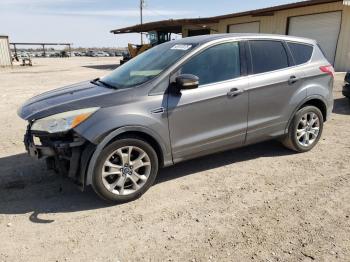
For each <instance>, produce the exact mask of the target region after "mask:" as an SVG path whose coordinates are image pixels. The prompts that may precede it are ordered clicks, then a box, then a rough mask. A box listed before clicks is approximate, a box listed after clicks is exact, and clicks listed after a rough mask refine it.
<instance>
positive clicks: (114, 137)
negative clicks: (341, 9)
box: [18, 34, 334, 203]
mask: <svg viewBox="0 0 350 262" xmlns="http://www.w3.org/2000/svg"><path fill="white" fill-rule="evenodd" d="M333 73H334V70H333V67H332V66H331V65H330V64H329V62H328V61H327V59H326V58H325V57H324V55H323V54H322V51H321V50H320V48H319V47H318V45H317V43H316V42H315V41H313V40H308V39H304V38H297V37H291V36H278V35H260V34H224V35H207V36H196V37H188V38H183V39H180V40H176V41H173V42H167V43H164V44H161V45H158V46H156V47H154V48H151V49H150V50H148V51H146V52H144V53H142V54H140V55H139V56H137V57H136V58H134V59H132V60H131V61H130V62H128V63H126V64H124V65H122V66H120V67H118V68H117V69H115V70H114V71H113V72H111V73H110V74H108V75H107V76H105V77H102V78H101V79H95V80H93V81H86V82H82V83H78V84H75V85H71V86H68V87H64V88H61V89H57V90H55V91H50V92H47V93H44V94H42V95H39V96H36V97H34V98H32V99H30V100H28V101H27V102H26V103H25V104H24V105H23V106H22V107H21V108H20V109H19V111H18V114H19V116H20V117H22V118H23V119H25V120H27V121H28V123H29V124H28V128H27V132H26V134H25V146H26V149H27V151H28V152H29V154H30V155H31V156H33V157H35V158H39V159H40V158H46V161H47V164H48V166H49V167H50V168H54V169H55V170H58V171H59V172H60V173H63V174H67V175H68V176H69V177H70V178H72V179H74V180H75V181H76V182H77V183H78V184H80V185H81V187H82V188H84V187H85V186H88V185H92V187H93V188H94V190H95V191H96V193H97V194H98V195H99V196H101V197H102V198H103V199H106V200H108V201H112V202H115V203H120V202H125V201H130V200H134V199H136V198H138V197H139V196H141V195H142V194H143V193H145V192H146V190H147V189H148V188H149V187H150V186H151V185H152V184H153V182H154V180H155V178H156V176H157V174H158V169H159V168H161V167H167V166H170V165H173V164H176V163H179V162H181V161H185V160H189V159H192V158H195V157H199V156H203V155H207V154H212V153H215V152H218V151H224V150H228V149H232V148H237V147H241V146H245V145H249V144H254V143H257V142H260V141H264V140H269V139H281V140H282V142H283V144H284V145H285V146H287V147H288V148H290V149H292V150H294V151H296V152H307V151H309V150H311V149H312V148H313V147H314V146H315V145H316V144H317V142H318V141H319V139H320V137H321V134H322V130H323V123H324V121H326V120H327V119H329V116H330V113H331V112H332V108H333V97H332V88H333V81H334V75H333ZM34 137H35V139H34ZM38 139H39V140H40V142H34V141H37V140H38ZM232 153H233V152H231V151H230V152H229V153H228V154H232Z"/></svg>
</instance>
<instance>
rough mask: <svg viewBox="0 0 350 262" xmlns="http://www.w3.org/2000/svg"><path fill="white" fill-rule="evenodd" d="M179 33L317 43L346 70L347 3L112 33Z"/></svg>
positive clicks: (322, 1) (349, 66) (307, 4)
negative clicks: (304, 39)
mask: <svg viewBox="0 0 350 262" xmlns="http://www.w3.org/2000/svg"><path fill="white" fill-rule="evenodd" d="M153 30H155V31H167V32H171V33H182V36H183V37H186V36H194V35H201V34H216V33H243V32H244V33H269V34H286V35H293V36H301V37H307V38H311V39H315V40H317V41H318V43H319V44H320V46H321V47H322V49H323V50H324V52H325V55H326V56H327V58H328V60H329V61H330V62H331V63H332V64H333V65H334V67H335V69H336V70H337V71H349V70H350V41H349V40H350V1H343V0H341V1H340V0H310V1H303V2H298V3H292V4H286V5H279V6H274V7H269V8H264V9H257V10H251V11H246V12H240V13H233V14H227V15H222V16H216V17H209V18H196V19H178V20H164V21H157V22H151V23H146V24H142V25H135V26H131V27H126V28H121V29H116V30H112V31H111V32H112V33H115V34H120V33H131V32H139V33H140V32H149V31H153Z"/></svg>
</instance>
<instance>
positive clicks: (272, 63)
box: [249, 40, 289, 74]
mask: <svg viewBox="0 0 350 262" xmlns="http://www.w3.org/2000/svg"><path fill="white" fill-rule="evenodd" d="M249 43H250V50H251V54H252V64H253V73H254V74H259V73H264V72H269V71H274V70H278V69H282V68H286V67H288V66H289V65H288V56H287V52H286V50H285V48H284V46H283V43H282V42H280V41H269V40H257V41H249Z"/></svg>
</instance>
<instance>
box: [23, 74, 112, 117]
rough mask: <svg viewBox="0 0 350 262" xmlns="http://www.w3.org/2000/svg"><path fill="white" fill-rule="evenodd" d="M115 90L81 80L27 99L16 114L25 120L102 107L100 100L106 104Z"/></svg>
mask: <svg viewBox="0 0 350 262" xmlns="http://www.w3.org/2000/svg"><path fill="white" fill-rule="evenodd" d="M116 91H117V90H115V89H109V88H106V87H103V86H97V85H94V84H92V83H90V82H89V81H86V82H81V83H78V84H74V85H70V86H66V87H62V88H59V89H55V90H52V91H49V92H46V93H43V94H41V95H38V96H35V97H33V98H31V99H29V100H27V101H26V102H25V103H24V104H23V105H22V107H21V108H19V109H18V115H19V116H20V117H21V118H23V119H25V120H33V119H39V118H43V117H46V116H49V115H53V114H58V113H62V112H66V111H71V110H77V109H81V108H88V107H102V100H103V101H104V104H103V105H104V106H106V101H108V100H111V94H114V93H116ZM106 97H107V99H106Z"/></svg>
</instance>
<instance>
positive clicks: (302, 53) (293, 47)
mask: <svg viewBox="0 0 350 262" xmlns="http://www.w3.org/2000/svg"><path fill="white" fill-rule="evenodd" d="M288 46H289V48H290V51H291V52H292V55H293V57H294V60H295V63H296V64H297V65H300V64H304V63H306V62H307V61H309V60H310V59H311V55H312V51H313V49H314V48H313V47H312V46H310V45H304V44H297V43H288Z"/></svg>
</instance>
